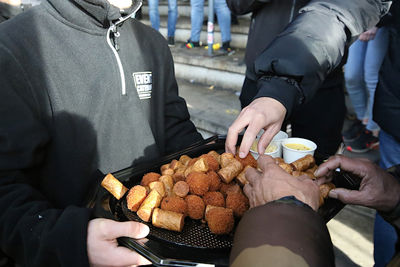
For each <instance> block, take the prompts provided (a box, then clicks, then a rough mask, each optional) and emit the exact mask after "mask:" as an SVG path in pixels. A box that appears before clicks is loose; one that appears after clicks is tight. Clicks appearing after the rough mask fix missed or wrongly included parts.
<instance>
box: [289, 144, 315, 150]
mask: <svg viewBox="0 0 400 267" xmlns="http://www.w3.org/2000/svg"><path fill="white" fill-rule="evenodd" d="M285 146H286V147H288V148H290V149H294V150H311V148H309V147H308V146H305V145H303V144H285Z"/></svg>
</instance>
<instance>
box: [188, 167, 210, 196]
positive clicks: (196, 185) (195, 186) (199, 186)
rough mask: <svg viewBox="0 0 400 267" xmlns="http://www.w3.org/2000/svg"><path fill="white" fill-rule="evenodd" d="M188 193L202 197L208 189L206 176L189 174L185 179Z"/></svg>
mask: <svg viewBox="0 0 400 267" xmlns="http://www.w3.org/2000/svg"><path fill="white" fill-rule="evenodd" d="M186 182H187V184H188V185H189V191H190V193H192V194H194V195H199V196H203V195H204V194H205V193H206V192H207V191H208V189H209V188H210V181H209V180H208V176H207V174H205V173H202V172H191V173H190V174H189V175H188V177H187V178H186Z"/></svg>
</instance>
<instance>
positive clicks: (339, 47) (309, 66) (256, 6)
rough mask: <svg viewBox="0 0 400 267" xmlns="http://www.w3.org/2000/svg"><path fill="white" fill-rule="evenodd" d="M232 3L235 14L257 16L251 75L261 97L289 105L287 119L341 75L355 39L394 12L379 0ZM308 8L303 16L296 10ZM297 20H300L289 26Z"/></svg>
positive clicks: (250, 56) (251, 36) (250, 48)
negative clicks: (337, 72)
mask: <svg viewBox="0 0 400 267" xmlns="http://www.w3.org/2000/svg"><path fill="white" fill-rule="evenodd" d="M227 2H228V5H229V7H230V9H231V10H232V11H233V12H234V13H237V14H245V13H248V12H253V16H252V19H253V20H252V23H251V29H250V32H249V40H248V45H247V50H246V63H247V67H248V71H247V73H246V76H247V77H249V78H250V79H252V80H257V87H258V94H257V95H256V98H258V97H272V98H274V99H276V100H278V101H279V102H281V103H282V104H283V105H284V106H285V108H286V110H287V117H290V115H291V113H292V111H293V110H294V109H296V108H297V107H298V106H299V105H301V104H302V103H304V102H305V101H307V100H309V99H311V97H312V96H313V95H314V94H315V92H316V90H317V89H319V88H321V85H322V82H323V81H324V80H325V79H326V78H327V76H328V74H331V75H335V73H332V72H333V71H334V69H335V68H336V67H338V66H339V64H340V63H341V62H342V59H343V56H344V53H345V48H346V46H347V45H349V43H350V41H351V39H352V38H351V37H353V38H354V37H356V36H358V35H359V34H360V33H362V32H363V31H364V30H365V29H367V28H370V27H372V26H374V25H376V23H377V22H378V21H379V18H380V17H381V16H382V15H383V14H384V13H386V12H387V9H388V7H389V5H388V4H387V3H385V1H378V0H375V1H364V0H355V1H345V3H343V1H342V0H334V1H318V0H313V1H304V0H302V1H293V0H283V1H277V0H251V1H242V0H228V1H227ZM307 2H308V3H307ZM305 4H306V5H305ZM288 5H291V7H288ZM302 6H303V8H301V9H300V14H298V15H297V14H296V10H298V9H299V8H300V7H302ZM272 7H273V8H272ZM359 7H361V9H360V8H359ZM360 10H363V11H362V12H360ZM376 11H378V12H376ZM296 15H297V19H296V21H295V22H294V23H291V24H290V25H289V26H288V27H286V25H287V24H288V22H289V21H291V20H292V18H293V17H295V16H296ZM349 18H351V20H349ZM267 21H268V23H269V24H267ZM328 32H329V33H334V34H326V33H328ZM266 33H267V34H266ZM276 36H278V37H277V38H276V39H275V40H273V41H272V38H275V37H276ZM253 39H254V40H257V42H252V40H253ZM331 80H332V81H334V80H335V79H334V78H333V79H331Z"/></svg>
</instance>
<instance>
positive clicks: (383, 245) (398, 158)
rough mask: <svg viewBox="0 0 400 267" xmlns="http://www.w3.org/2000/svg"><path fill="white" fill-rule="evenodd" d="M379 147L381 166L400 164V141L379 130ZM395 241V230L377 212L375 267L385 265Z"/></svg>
mask: <svg viewBox="0 0 400 267" xmlns="http://www.w3.org/2000/svg"><path fill="white" fill-rule="evenodd" d="M379 149H380V152H381V162H380V165H381V167H382V168H384V169H387V168H390V167H392V166H394V165H397V164H400V142H398V141H397V140H396V139H394V138H393V136H391V135H390V134H388V133H386V132H385V131H383V130H381V131H380V132H379ZM396 242H397V234H396V230H395V229H394V227H393V226H391V225H390V224H389V223H387V222H386V221H385V220H383V218H382V217H381V216H380V215H379V214H378V213H377V214H376V217H375V224H374V260H375V265H374V266H375V267H381V266H386V264H387V263H388V262H389V261H390V259H391V258H392V257H393V255H394V253H395V245H396Z"/></svg>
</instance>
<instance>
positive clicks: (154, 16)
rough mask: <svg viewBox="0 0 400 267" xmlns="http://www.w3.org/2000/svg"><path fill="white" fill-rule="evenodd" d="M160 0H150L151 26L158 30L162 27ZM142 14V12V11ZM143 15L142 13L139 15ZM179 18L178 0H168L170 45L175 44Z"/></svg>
mask: <svg viewBox="0 0 400 267" xmlns="http://www.w3.org/2000/svg"><path fill="white" fill-rule="evenodd" d="M158 2H159V0H148V3H149V16H150V23H151V26H152V27H153V28H154V29H156V30H157V31H158V30H159V29H160V14H159V12H158ZM140 14H141V13H140ZM139 16H141V15H139ZM177 20H178V4H177V0H168V26H167V27H168V33H167V36H168V37H167V39H168V45H169V46H174V45H175V29H176V22H177Z"/></svg>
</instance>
